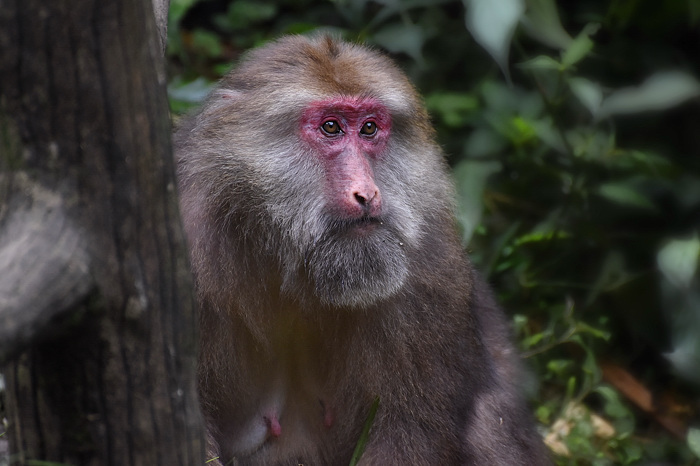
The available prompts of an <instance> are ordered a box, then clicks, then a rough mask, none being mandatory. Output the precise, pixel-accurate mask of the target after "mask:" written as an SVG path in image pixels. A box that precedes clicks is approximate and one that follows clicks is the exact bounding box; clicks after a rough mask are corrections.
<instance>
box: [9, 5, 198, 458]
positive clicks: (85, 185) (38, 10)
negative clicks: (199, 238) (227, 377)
mask: <svg viewBox="0 0 700 466" xmlns="http://www.w3.org/2000/svg"><path fill="white" fill-rule="evenodd" d="M161 3H162V2H161ZM166 3H167V1H166ZM153 11H154V6H153V5H152V4H151V3H150V2H147V1H144V0H100V1H98V2H94V1H87V0H51V1H48V2H47V1H45V0H7V1H5V2H2V7H1V8H0V363H4V367H3V368H2V372H3V373H4V375H5V378H6V386H7V414H8V420H9V427H8V435H7V437H8V438H9V440H10V449H11V452H12V455H13V461H17V462H18V463H20V464H26V463H27V462H29V461H30V460H45V461H54V462H60V463H66V464H85V465H98V464H99V465H103V464H104V465H119V466H121V465H158V464H162V465H192V464H202V463H203V462H204V457H205V453H204V443H203V440H202V438H203V435H202V425H201V418H200V414H199V409H198V404H197V399H196V390H195V348H196V328H197V324H196V317H195V314H194V312H195V304H194V296H193V293H192V284H191V278H190V275H189V271H188V263H187V252H186V246H185V241H184V236H183V234H182V229H181V225H180V217H179V211H178V206H177V198H176V188H175V186H176V183H175V175H174V164H173V160H172V155H171V152H170V124H169V116H168V106H167V98H166V93H165V84H166V81H165V74H164V67H163V63H162V46H163V43H162V42H160V41H159V37H158V35H157V32H156V29H155V26H154V15H153ZM161 11H162V10H161Z"/></svg>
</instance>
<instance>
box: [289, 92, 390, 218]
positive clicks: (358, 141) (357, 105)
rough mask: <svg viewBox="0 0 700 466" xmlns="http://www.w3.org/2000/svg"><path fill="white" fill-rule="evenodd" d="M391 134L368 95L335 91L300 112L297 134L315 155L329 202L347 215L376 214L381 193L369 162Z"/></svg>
mask: <svg viewBox="0 0 700 466" xmlns="http://www.w3.org/2000/svg"><path fill="white" fill-rule="evenodd" d="M390 134H391V116H390V115H389V112H388V111H387V109H386V107H384V105H382V104H381V103H379V102H378V101H377V100H375V99H372V98H361V97H336V98H330V99H324V100H319V101H315V102H312V103H311V104H310V105H309V106H308V108H307V109H306V110H305V111H304V112H303V114H302V117H301V136H302V139H303V140H304V141H305V142H306V143H307V144H308V145H309V146H310V147H311V148H312V149H313V151H314V153H315V154H316V155H317V157H319V159H320V161H321V163H322V165H323V167H324V170H325V174H326V182H327V185H326V189H327V191H328V194H329V199H330V201H331V208H332V210H333V211H334V212H336V213H337V214H338V215H339V216H340V217H341V218H343V219H347V220H353V219H360V218H376V217H379V216H380V215H381V212H382V196H381V192H380V190H379V188H378V187H377V185H376V184H375V182H374V172H373V169H372V167H373V166H374V164H375V162H377V161H378V160H380V159H381V156H382V154H383V152H384V150H385V148H386V145H387V142H388V141H389V136H390Z"/></svg>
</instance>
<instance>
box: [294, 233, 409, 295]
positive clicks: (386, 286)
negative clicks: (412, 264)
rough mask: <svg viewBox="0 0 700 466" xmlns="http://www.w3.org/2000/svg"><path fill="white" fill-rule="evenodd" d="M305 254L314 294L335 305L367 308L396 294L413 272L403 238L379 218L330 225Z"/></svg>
mask: <svg viewBox="0 0 700 466" xmlns="http://www.w3.org/2000/svg"><path fill="white" fill-rule="evenodd" d="M306 258H307V261H306V264H307V272H308V274H309V278H310V279H311V280H312V282H313V285H314V292H315V294H316V296H317V297H318V298H319V299H320V300H321V302H323V303H324V304H326V305H330V306H338V307H352V308H367V307H369V306H371V305H373V304H375V303H376V302H377V301H379V300H381V299H384V298H388V297H390V296H392V295H394V294H396V292H397V291H399V289H401V287H402V286H403V284H404V281H405V280H406V276H407V275H408V259H407V257H406V252H405V250H404V244H403V242H402V241H401V240H400V237H399V235H398V234H396V233H395V232H394V231H392V230H391V229H389V228H386V226H384V225H383V224H382V223H381V222H378V221H377V222H375V221H368V222H354V223H352V224H350V225H344V226H343V227H342V228H332V229H329V231H328V232H327V234H326V235H324V236H323V237H322V238H321V239H320V240H319V241H317V242H316V243H315V244H314V245H313V246H312V247H311V248H310V250H309V251H308V253H307V255H306Z"/></svg>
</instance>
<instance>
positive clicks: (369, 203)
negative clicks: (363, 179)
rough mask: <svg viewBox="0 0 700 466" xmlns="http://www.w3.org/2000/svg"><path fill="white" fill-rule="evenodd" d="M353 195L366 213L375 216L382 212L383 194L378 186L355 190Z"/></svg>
mask: <svg viewBox="0 0 700 466" xmlns="http://www.w3.org/2000/svg"><path fill="white" fill-rule="evenodd" d="M353 196H354V198H355V202H357V204H358V205H359V206H360V207H361V208H362V211H363V213H364V214H365V215H371V216H375V215H379V214H380V213H381V199H382V196H381V194H379V189H377V187H376V186H371V187H367V188H366V189H358V190H355V191H354V192H353Z"/></svg>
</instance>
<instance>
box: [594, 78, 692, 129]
mask: <svg viewBox="0 0 700 466" xmlns="http://www.w3.org/2000/svg"><path fill="white" fill-rule="evenodd" d="M699 95H700V83H699V82H698V81H697V80H696V79H695V78H694V77H693V76H691V75H690V74H688V73H685V72H683V71H662V72H658V73H655V74H653V75H651V76H650V77H649V78H647V80H646V81H644V82H643V83H642V84H641V85H640V86H638V87H627V88H623V89H620V90H618V91H615V92H613V93H612V94H610V95H609V96H608V98H607V99H605V100H604V101H603V103H602V105H601V108H600V113H599V115H598V116H599V117H600V118H602V117H605V116H609V115H615V114H630V113H639V112H647V111H661V110H666V109H669V108H672V107H675V106H676V105H679V104H681V103H683V102H685V101H687V100H688V99H692V98H694V97H697V96H699Z"/></svg>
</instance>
